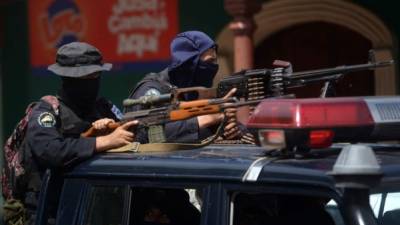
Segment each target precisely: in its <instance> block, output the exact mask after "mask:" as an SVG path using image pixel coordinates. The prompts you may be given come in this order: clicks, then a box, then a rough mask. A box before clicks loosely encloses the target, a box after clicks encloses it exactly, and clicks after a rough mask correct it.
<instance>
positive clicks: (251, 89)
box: [170, 60, 393, 101]
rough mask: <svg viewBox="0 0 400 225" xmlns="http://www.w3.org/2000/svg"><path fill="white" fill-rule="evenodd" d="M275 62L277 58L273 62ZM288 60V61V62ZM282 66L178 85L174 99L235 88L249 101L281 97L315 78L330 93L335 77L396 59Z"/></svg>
mask: <svg viewBox="0 0 400 225" xmlns="http://www.w3.org/2000/svg"><path fill="white" fill-rule="evenodd" d="M274 63H276V62H274ZM285 63H286V64H285ZM277 64H280V66H279V67H277V68H274V69H251V70H243V71H241V72H238V73H235V74H233V75H230V76H227V77H225V78H223V79H222V80H221V81H220V82H219V83H218V85H217V88H204V87H190V88H179V89H175V90H173V91H172V93H171V96H170V98H171V99H172V100H171V101H177V100H178V99H180V98H181V96H182V95H183V94H185V93H196V94H197V97H198V99H205V98H215V97H217V98H221V97H223V96H225V95H226V94H227V93H228V92H229V91H230V90H231V89H232V88H236V89H237V90H236V93H235V95H234V96H235V97H237V98H244V99H245V100H246V101H249V100H250V101H251V100H255V99H263V98H270V97H279V96H283V95H286V94H288V89H290V88H295V87H301V86H306V85H308V84H311V83H315V82H325V85H324V87H323V89H322V94H321V96H322V97H324V96H326V95H328V94H327V93H328V92H329V91H330V90H331V89H332V86H331V82H332V81H336V80H338V79H339V78H341V77H342V76H343V75H345V74H347V73H352V72H357V71H364V70H374V69H377V68H380V67H387V66H390V65H392V64H393V60H390V61H381V62H375V61H374V60H371V62H369V63H365V64H357V65H349V66H338V67H334V68H326V69H318V70H309V71H302V72H292V71H291V70H290V69H288V68H289V66H290V64H289V63H288V62H283V61H278V62H277Z"/></svg>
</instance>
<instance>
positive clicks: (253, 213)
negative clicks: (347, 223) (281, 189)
mask: <svg viewBox="0 0 400 225" xmlns="http://www.w3.org/2000/svg"><path fill="white" fill-rule="evenodd" d="M328 201H329V199H324V198H317V197H310V196H296V195H278V194H265V193H234V194H233V195H231V207H230V210H231V212H230V214H231V222H230V224H232V225H259V224H266V225H267V224H271V225H278V224H279V225H293V224H307V225H335V222H334V220H333V218H332V216H331V215H330V214H329V213H328V212H327V211H326V209H325V204H326V203H327V202H328Z"/></svg>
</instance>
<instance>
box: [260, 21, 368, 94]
mask: <svg viewBox="0 0 400 225" xmlns="http://www.w3.org/2000/svg"><path fill="white" fill-rule="evenodd" d="M371 48H372V43H371V42H370V41H369V40H368V39H366V38H365V37H363V36H362V35H360V34H358V33H356V32H354V31H352V30H350V29H347V28H346V27H343V26H338V25H335V24H332V23H325V22H311V23H305V24H300V25H296V26H292V27H289V28H286V29H283V30H281V31H279V32H276V33H274V34H273V35H271V36H269V37H268V38H266V39H265V40H264V41H263V42H261V43H259V44H258V46H257V48H256V49H255V58H254V67H255V68H269V67H271V65H272V62H273V60H274V59H282V60H287V61H290V62H291V63H292V65H293V66H294V68H293V69H294V71H304V70H312V69H319V68H329V67H335V66H337V65H344V64H362V63H366V62H367V60H368V51H369V50H370V49H371ZM373 75H374V73H373V71H370V70H366V71H362V72H357V73H352V74H349V75H348V76H345V77H344V78H342V79H340V80H338V82H337V84H336V85H335V86H336V88H335V90H336V95H335V96H369V95H374V94H375V93H374V91H375V90H374V86H375V81H374V76H373ZM322 86H323V82H319V83H315V84H312V85H308V86H307V87H306V88H304V87H300V88H294V89H290V90H288V93H295V94H296V96H297V97H318V96H319V95H320V90H321V87H322Z"/></svg>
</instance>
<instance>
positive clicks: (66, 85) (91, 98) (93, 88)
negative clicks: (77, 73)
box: [59, 76, 100, 117]
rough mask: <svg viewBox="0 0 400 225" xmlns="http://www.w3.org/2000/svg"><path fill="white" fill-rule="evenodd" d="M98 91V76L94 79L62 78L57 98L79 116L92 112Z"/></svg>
mask: <svg viewBox="0 0 400 225" xmlns="http://www.w3.org/2000/svg"><path fill="white" fill-rule="evenodd" d="M99 89H100V76H99V77H97V78H94V79H82V78H70V77H62V86H61V89H60V90H59V96H60V98H61V99H62V100H63V101H64V103H65V104H66V105H67V106H69V107H71V108H72V109H73V110H74V112H75V113H77V114H78V115H79V116H83V117H85V116H87V115H88V114H91V113H92V112H93V111H94V108H95V104H96V100H97V97H98V95H99Z"/></svg>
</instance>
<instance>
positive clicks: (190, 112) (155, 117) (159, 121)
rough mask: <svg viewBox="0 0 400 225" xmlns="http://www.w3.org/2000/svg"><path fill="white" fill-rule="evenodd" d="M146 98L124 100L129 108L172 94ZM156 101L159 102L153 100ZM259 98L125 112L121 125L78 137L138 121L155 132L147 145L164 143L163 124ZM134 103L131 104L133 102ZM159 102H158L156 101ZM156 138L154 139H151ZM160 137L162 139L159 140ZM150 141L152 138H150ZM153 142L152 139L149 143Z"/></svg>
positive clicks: (88, 134)
mask: <svg viewBox="0 0 400 225" xmlns="http://www.w3.org/2000/svg"><path fill="white" fill-rule="evenodd" d="M145 97H147V98H141V99H139V100H126V101H124V105H125V106H131V105H132V104H142V103H145V102H146V101H149V99H150V100H151V99H153V100H151V101H165V100H166V99H167V100H170V99H171V98H170V97H171V95H170V94H165V95H160V96H145ZM155 99H158V100H155ZM261 100H262V99H259V100H253V101H246V102H238V100H237V99H236V98H235V97H231V98H215V99H202V100H194V101H187V102H180V101H179V102H175V103H173V104H170V105H168V106H161V107H153V108H150V109H145V110H138V111H133V112H128V113H125V114H124V115H123V118H122V120H121V121H120V122H115V123H109V124H108V125H107V129H106V130H97V129H95V128H94V127H91V128H89V129H88V130H87V131H85V132H84V133H82V134H81V136H82V137H95V136H101V135H106V134H108V133H111V132H112V131H113V130H115V129H116V128H117V127H119V126H121V125H122V124H123V123H125V122H128V121H132V120H138V121H139V124H138V127H137V128H136V129H140V128H142V127H149V128H155V129H158V130H157V131H153V132H150V131H149V139H150V142H153V143H154V142H164V141H165V137H163V134H162V132H163V129H162V126H161V127H160V126H159V125H164V124H165V123H168V122H171V121H179V120H185V119H189V118H192V117H196V116H200V115H208V114H214V113H219V112H223V111H224V109H226V108H233V107H240V106H245V105H255V104H258V103H259V102H261ZM132 101H133V102H132ZM157 103H159V102H157ZM153 136H156V137H153ZM160 136H161V137H160ZM152 138H153V139H152ZM151 139H152V140H151Z"/></svg>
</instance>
